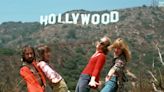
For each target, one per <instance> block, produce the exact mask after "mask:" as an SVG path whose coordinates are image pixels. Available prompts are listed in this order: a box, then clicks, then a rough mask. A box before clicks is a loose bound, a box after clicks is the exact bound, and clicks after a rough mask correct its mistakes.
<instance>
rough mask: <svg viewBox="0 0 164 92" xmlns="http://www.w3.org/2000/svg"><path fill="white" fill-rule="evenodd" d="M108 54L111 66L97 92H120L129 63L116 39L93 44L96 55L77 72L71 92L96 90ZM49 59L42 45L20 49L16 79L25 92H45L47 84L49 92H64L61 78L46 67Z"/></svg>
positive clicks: (127, 53) (124, 47)
mask: <svg viewBox="0 0 164 92" xmlns="http://www.w3.org/2000/svg"><path fill="white" fill-rule="evenodd" d="M112 50H113V60H112V64H111V65H110V67H109V68H110V69H109V72H108V74H107V76H106V78H105V85H104V87H103V88H102V89H101V92H116V91H117V92H122V89H123V87H124V85H123V83H124V82H125V81H127V77H126V76H125V72H126V64H127V62H128V61H130V59H131V53H130V50H129V47H128V45H127V44H126V42H125V41H124V40H123V39H122V38H117V39H116V40H115V41H114V42H113V43H111V40H110V38H108V37H107V36H104V37H102V38H101V39H100V41H98V42H97V43H96V51H95V53H94V54H93V55H92V56H91V57H90V59H89V62H88V64H87V65H86V67H85V68H84V70H83V71H82V72H81V75H80V77H79V80H78V83H77V85H76V89H75V92H90V89H92V88H93V89H97V88H98V86H100V85H101V83H100V74H101V71H102V68H103V66H104V64H105V61H106V56H107V54H108V52H111V51H112ZM50 55H51V50H50V48H49V47H48V46H46V45H41V46H38V47H37V48H36V51H34V49H33V48H32V47H30V46H25V47H24V48H23V51H22V61H23V66H22V67H21V69H20V75H21V76H22V77H23V79H24V80H25V82H26V84H27V89H28V92H45V86H46V85H48V84H49V85H50V86H51V88H52V90H53V92H68V87H67V85H66V83H65V81H64V79H63V78H62V76H61V75H60V74H59V73H57V72H56V71H55V70H54V69H53V68H52V67H51V65H49V61H50ZM36 57H37V58H36ZM46 81H48V82H46Z"/></svg>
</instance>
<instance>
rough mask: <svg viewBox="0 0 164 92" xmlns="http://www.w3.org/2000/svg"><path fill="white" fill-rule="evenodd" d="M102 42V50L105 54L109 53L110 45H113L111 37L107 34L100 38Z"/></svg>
mask: <svg viewBox="0 0 164 92" xmlns="http://www.w3.org/2000/svg"><path fill="white" fill-rule="evenodd" d="M100 44H101V45H103V48H102V51H103V53H104V54H107V53H108V46H110V45H111V39H110V38H109V37H107V36H104V37H102V38H101V39H100Z"/></svg>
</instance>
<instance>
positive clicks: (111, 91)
mask: <svg viewBox="0 0 164 92" xmlns="http://www.w3.org/2000/svg"><path fill="white" fill-rule="evenodd" d="M117 88H118V85H117V77H116V76H113V77H112V78H111V79H110V80H109V81H107V82H106V83H105V86H104V88H103V89H102V90H101V92H116V91H117Z"/></svg>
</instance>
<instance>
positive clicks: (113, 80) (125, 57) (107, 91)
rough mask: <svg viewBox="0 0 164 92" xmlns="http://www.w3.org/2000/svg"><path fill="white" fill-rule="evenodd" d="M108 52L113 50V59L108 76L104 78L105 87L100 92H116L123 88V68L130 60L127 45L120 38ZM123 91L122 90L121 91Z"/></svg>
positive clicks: (124, 78)
mask: <svg viewBox="0 0 164 92" xmlns="http://www.w3.org/2000/svg"><path fill="white" fill-rule="evenodd" d="M108 50H114V59H113V61H112V65H111V68H110V70H109V72H108V75H107V76H106V78H105V82H106V83H105V86H104V88H103V89H102V90H101V92H116V91H119V90H121V89H122V88H123V82H125V81H127V78H126V76H125V67H126V64H127V62H129V61H130V59H131V52H130V50H129V47H128V45H127V44H126V43H125V41H124V40H123V39H122V38H117V39H116V40H115V41H114V42H113V44H112V45H111V46H109V47H108ZM121 91H123V90H121Z"/></svg>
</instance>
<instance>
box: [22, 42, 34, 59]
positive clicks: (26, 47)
mask: <svg viewBox="0 0 164 92" xmlns="http://www.w3.org/2000/svg"><path fill="white" fill-rule="evenodd" d="M28 48H30V49H32V52H33V54H34V57H33V58H34V59H35V51H34V48H33V47H32V46H30V45H25V46H24V47H23V48H22V61H25V56H24V54H25V52H26V50H27V49H28Z"/></svg>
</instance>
